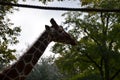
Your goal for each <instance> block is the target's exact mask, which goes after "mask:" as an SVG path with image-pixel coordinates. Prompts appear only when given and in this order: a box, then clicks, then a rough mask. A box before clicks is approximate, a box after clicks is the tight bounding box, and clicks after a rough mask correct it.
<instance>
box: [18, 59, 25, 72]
mask: <svg viewBox="0 0 120 80" xmlns="http://www.w3.org/2000/svg"><path fill="white" fill-rule="evenodd" d="M24 67H25V63H24V61H18V63H17V64H16V69H17V71H18V72H19V73H21V72H22V71H23V70H24Z"/></svg>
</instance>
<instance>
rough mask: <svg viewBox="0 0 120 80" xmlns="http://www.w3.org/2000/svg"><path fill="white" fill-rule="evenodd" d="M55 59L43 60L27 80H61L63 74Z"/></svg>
mask: <svg viewBox="0 0 120 80" xmlns="http://www.w3.org/2000/svg"><path fill="white" fill-rule="evenodd" d="M53 59H54V57H48V58H41V59H40V62H39V63H38V64H37V65H36V66H35V67H34V69H33V70H32V72H31V73H30V75H29V76H28V77H27V79H26V80H61V78H62V74H60V73H59V70H58V68H57V66H56V65H55V64H54V62H53Z"/></svg>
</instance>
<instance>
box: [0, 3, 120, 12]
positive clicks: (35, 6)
mask: <svg viewBox="0 0 120 80" xmlns="http://www.w3.org/2000/svg"><path fill="white" fill-rule="evenodd" d="M0 5H3V6H14V7H23V8H33V9H43V10H59V11H81V12H120V9H97V8H68V7H50V6H37V5H28V4H17V3H16V4H15V3H7V2H0Z"/></svg>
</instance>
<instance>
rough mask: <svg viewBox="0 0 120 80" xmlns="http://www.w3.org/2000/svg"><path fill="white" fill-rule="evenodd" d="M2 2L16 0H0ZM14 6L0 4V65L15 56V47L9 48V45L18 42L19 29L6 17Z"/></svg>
mask: <svg viewBox="0 0 120 80" xmlns="http://www.w3.org/2000/svg"><path fill="white" fill-rule="evenodd" d="M2 1H3V2H12V3H17V0H2ZM14 10H15V8H13V7H12V6H2V5H0V65H6V64H7V63H9V62H10V61H12V60H15V59H16V57H15V56H14V55H13V52H15V49H10V48H9V45H14V44H16V43H18V40H17V36H19V32H20V31H21V29H20V28H19V27H13V23H11V22H10V19H9V18H7V16H6V15H7V14H8V13H9V14H10V13H13V11H14Z"/></svg>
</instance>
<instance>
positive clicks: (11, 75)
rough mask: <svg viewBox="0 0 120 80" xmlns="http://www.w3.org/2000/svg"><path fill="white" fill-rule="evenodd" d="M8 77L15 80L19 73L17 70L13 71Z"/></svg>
mask: <svg viewBox="0 0 120 80" xmlns="http://www.w3.org/2000/svg"><path fill="white" fill-rule="evenodd" d="M7 75H8V77H10V78H12V79H15V78H16V77H17V76H18V73H17V71H16V70H15V69H11V70H10V71H9V72H8V73H7Z"/></svg>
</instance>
